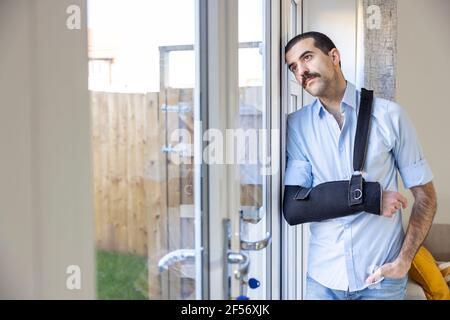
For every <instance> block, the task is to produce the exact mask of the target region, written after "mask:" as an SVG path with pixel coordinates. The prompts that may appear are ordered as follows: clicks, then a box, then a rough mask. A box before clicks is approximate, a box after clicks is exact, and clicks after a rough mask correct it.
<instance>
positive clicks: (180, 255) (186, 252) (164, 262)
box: [158, 249, 195, 272]
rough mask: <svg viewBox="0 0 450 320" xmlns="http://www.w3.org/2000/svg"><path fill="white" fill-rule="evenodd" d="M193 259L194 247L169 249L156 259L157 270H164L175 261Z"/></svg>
mask: <svg viewBox="0 0 450 320" xmlns="http://www.w3.org/2000/svg"><path fill="white" fill-rule="evenodd" d="M187 260H189V261H195V250H194V249H178V250H175V251H171V252H169V253H168V254H166V255H165V256H163V257H162V258H161V259H159V261H158V269H159V272H163V271H164V270H168V269H169V267H170V266H171V265H173V264H174V263H176V262H181V261H187Z"/></svg>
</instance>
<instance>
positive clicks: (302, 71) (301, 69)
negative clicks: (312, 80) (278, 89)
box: [295, 64, 309, 79]
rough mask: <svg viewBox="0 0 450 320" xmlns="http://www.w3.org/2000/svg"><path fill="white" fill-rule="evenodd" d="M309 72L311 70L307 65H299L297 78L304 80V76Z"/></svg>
mask: <svg viewBox="0 0 450 320" xmlns="http://www.w3.org/2000/svg"><path fill="white" fill-rule="evenodd" d="M308 72H309V69H308V68H307V67H306V66H305V65H303V64H299V65H298V66H297V72H296V74H295V76H296V77H297V78H299V79H301V78H303V76H304V75H305V74H307V73H308Z"/></svg>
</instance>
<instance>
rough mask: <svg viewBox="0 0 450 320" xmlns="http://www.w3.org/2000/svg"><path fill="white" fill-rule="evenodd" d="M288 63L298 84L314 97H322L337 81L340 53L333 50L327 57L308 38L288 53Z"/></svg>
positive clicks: (311, 39)
mask: <svg viewBox="0 0 450 320" xmlns="http://www.w3.org/2000/svg"><path fill="white" fill-rule="evenodd" d="M336 54H337V60H336ZM286 63H287V65H288V67H289V70H291V71H292V72H293V73H294V75H295V79H297V81H298V83H300V84H301V85H302V87H303V88H304V89H305V90H306V91H307V92H309V93H310V94H311V95H312V96H314V97H320V96H323V95H325V94H326V92H327V89H328V88H329V85H330V82H332V81H335V80H336V77H337V70H338V69H337V67H336V66H338V65H339V52H338V51H337V49H333V50H331V51H330V53H328V55H327V54H325V53H323V52H322V51H321V50H320V49H319V48H317V47H316V46H315V45H314V39H313V38H306V39H303V40H301V41H299V42H297V43H296V44H295V45H294V46H293V47H292V48H291V49H290V50H289V51H288V52H286Z"/></svg>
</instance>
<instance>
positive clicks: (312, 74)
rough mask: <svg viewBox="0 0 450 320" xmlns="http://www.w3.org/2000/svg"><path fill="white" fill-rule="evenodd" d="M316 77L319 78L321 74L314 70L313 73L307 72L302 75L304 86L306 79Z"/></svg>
mask: <svg viewBox="0 0 450 320" xmlns="http://www.w3.org/2000/svg"><path fill="white" fill-rule="evenodd" d="M315 77H317V78H319V77H320V74H318V73H315V72H312V73H305V74H304V75H303V76H302V86H303V87H304V86H305V85H306V80H308V79H311V78H315Z"/></svg>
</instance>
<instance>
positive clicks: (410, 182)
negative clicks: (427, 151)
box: [399, 159, 433, 189]
mask: <svg viewBox="0 0 450 320" xmlns="http://www.w3.org/2000/svg"><path fill="white" fill-rule="evenodd" d="M399 171H400V175H401V177H402V180H403V185H404V186H405V188H407V189H409V188H411V187H415V186H421V185H424V184H426V183H428V182H430V181H431V180H433V173H432V172H431V168H430V166H429V165H428V162H427V161H426V160H425V159H422V160H420V161H418V162H416V163H414V164H412V165H409V166H407V167H403V168H399Z"/></svg>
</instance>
